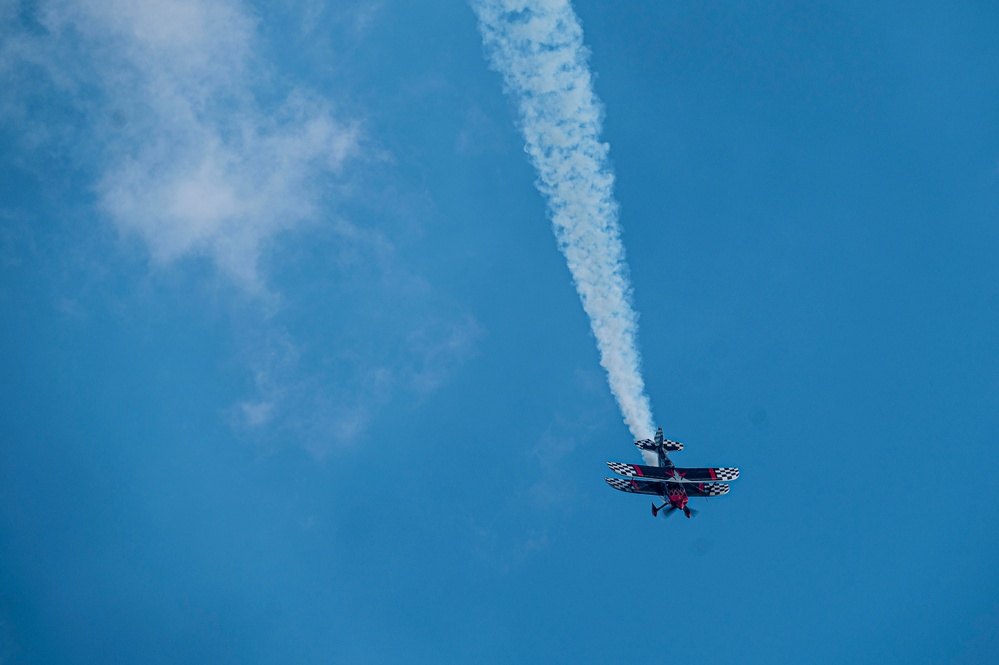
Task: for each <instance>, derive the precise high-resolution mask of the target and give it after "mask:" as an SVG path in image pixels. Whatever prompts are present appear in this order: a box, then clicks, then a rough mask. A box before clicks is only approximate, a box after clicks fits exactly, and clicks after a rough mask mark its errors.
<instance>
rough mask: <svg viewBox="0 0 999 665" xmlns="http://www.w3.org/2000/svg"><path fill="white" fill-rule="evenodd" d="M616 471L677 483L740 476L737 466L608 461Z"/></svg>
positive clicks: (708, 481)
mask: <svg viewBox="0 0 999 665" xmlns="http://www.w3.org/2000/svg"><path fill="white" fill-rule="evenodd" d="M607 466H609V467H610V470H611V471H613V472H614V473H619V474H621V475H622V476H630V477H632V478H659V479H662V480H669V481H672V482H676V483H711V482H715V481H718V480H735V479H736V478H738V477H739V469H736V468H735V467H727V466H723V467H718V468H707V469H681V468H680V467H659V466H645V465H643V464H623V463H621V462H607Z"/></svg>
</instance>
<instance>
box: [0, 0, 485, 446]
mask: <svg viewBox="0 0 999 665" xmlns="http://www.w3.org/2000/svg"><path fill="white" fill-rule="evenodd" d="M303 4H304V5H305V7H306V9H308V11H306V12H304V13H303V16H302V18H301V22H300V24H299V26H298V28H299V30H298V32H297V34H295V35H291V36H290V38H301V36H302V34H304V33H308V32H310V31H312V32H315V33H322V34H321V35H320V36H319V37H317V38H316V39H320V40H321V39H332V38H329V36H328V35H327V34H326V33H325V32H324V31H323V30H320V29H319V27H320V26H321V25H322V24H324V22H325V21H327V20H329V21H330V22H331V23H333V24H336V26H338V27H337V29H336V30H335V31H334V32H336V33H337V34H346V35H348V36H349V38H350V39H354V40H358V39H362V38H363V37H364V34H365V32H366V31H367V30H369V29H370V27H371V25H372V22H373V21H377V20H378V17H379V16H380V15H381V14H380V12H381V11H382V10H381V7H382V4H381V3H379V2H368V1H361V2H356V3H353V4H352V5H351V6H349V7H337V8H335V9H333V10H330V9H328V8H325V7H323V6H320V5H318V4H315V3H311V2H309V0H305V2H304V3H303ZM15 5H16V6H15ZM282 11H285V10H282ZM289 11H290V10H289ZM260 20H261V19H258V18H257V14H256V13H255V11H254V10H252V9H250V8H249V6H248V5H247V4H244V2H241V1H240V0H159V1H157V2H153V1H140V0H39V2H37V3H24V4H22V5H17V3H4V2H0V85H4V86H5V87H6V89H8V90H14V91H15V94H12V95H0V117H2V118H3V119H4V120H5V121H6V123H7V124H8V126H11V127H16V128H17V135H18V138H19V141H20V146H19V147H21V148H22V154H23V155H40V154H47V155H52V156H53V158H52V159H36V160H35V162H34V166H33V167H31V168H34V169H35V172H36V174H37V175H38V180H39V181H40V182H46V183H47V182H51V181H52V180H53V174H52V173H51V172H50V171H48V170H47V169H48V168H49V167H50V166H52V165H53V164H56V165H58V167H59V168H62V169H65V172H67V173H72V174H73V175H72V177H73V178H74V179H75V180H74V182H75V183H80V182H86V183H88V184H87V187H88V188H89V189H88V191H89V194H90V196H88V197H87V198H88V199H89V200H88V201H87V203H86V204H83V203H79V202H77V203H74V205H79V206H80V207H81V208H82V207H83V206H84V205H89V204H91V203H92V204H93V206H94V209H95V210H97V211H99V213H100V214H101V215H102V216H103V217H104V218H106V219H107V220H108V221H109V222H110V227H111V228H114V229H115V230H116V232H117V233H118V234H119V235H120V236H121V237H123V238H127V239H130V241H129V242H126V243H122V244H121V246H122V247H124V248H125V249H126V251H125V252H124V253H123V254H125V255H127V256H128V257H129V258H128V263H129V267H130V268H134V267H136V265H135V259H134V255H133V254H132V253H131V252H130V251H129V250H130V249H131V248H133V247H139V248H142V252H141V255H140V257H141V260H142V261H145V260H146V257H148V258H149V260H150V261H151V262H152V263H153V264H154V265H156V266H161V267H167V266H169V267H170V269H169V270H165V271H159V273H160V276H162V275H168V276H169V278H168V279H163V280H158V279H152V280H147V283H150V282H155V283H156V284H173V285H176V284H177V283H178V282H177V281H176V279H177V278H179V279H180V282H179V283H182V284H185V285H189V286H193V287H194V288H195V289H197V288H198V284H199V282H198V280H197V279H194V280H187V277H190V276H198V277H200V275H201V274H202V272H201V267H202V264H203V263H204V262H205V261H207V262H210V264H211V265H213V266H215V268H216V269H217V270H216V272H217V273H218V274H220V275H222V276H224V277H225V279H226V280H228V281H229V282H231V283H233V284H235V285H236V286H237V287H238V289H239V290H240V291H241V293H242V294H244V295H245V294H250V295H251V297H250V298H234V299H232V301H231V302H225V303H222V304H223V307H222V309H223V310H224V311H225V312H226V314H225V316H227V317H230V319H231V320H232V321H233V326H232V333H231V334H232V336H233V338H234V342H233V345H232V346H233V353H234V355H235V356H236V357H237V359H238V361H239V362H240V363H241V364H242V366H243V367H244V368H245V370H246V371H247V373H248V375H249V381H248V382H247V384H246V388H245V390H244V391H243V394H242V395H240V397H239V398H237V399H233V400H232V402H231V405H230V407H229V408H228V411H227V415H228V417H229V420H230V422H231V423H232V424H233V425H234V426H235V427H236V428H237V429H238V430H239V431H241V432H243V433H244V434H245V435H246V436H247V438H249V439H259V440H261V441H263V442H269V441H274V440H275V439H276V438H281V439H282V441H287V440H296V441H299V442H301V444H302V445H304V446H305V447H306V448H308V449H309V450H310V451H312V452H313V453H315V454H316V455H317V456H323V455H326V454H328V453H330V452H331V451H334V450H337V449H341V448H349V447H350V446H351V445H353V444H354V443H356V442H357V441H359V440H363V437H364V433H365V431H366V429H367V428H368V427H369V425H370V423H371V422H372V421H373V419H374V418H375V416H376V415H377V413H378V412H379V410H381V409H383V408H385V407H386V406H389V405H390V402H391V401H392V400H394V399H399V398H403V399H405V398H409V399H417V400H419V399H422V398H423V397H424V396H426V395H429V394H432V393H433V392H434V391H436V390H438V389H439V388H440V387H441V385H443V384H444V383H445V382H446V381H447V380H448V379H449V377H450V376H451V375H452V373H453V372H454V371H455V370H456V368H457V367H458V366H459V365H461V364H462V363H463V362H465V361H466V360H467V359H469V358H470V357H472V356H473V355H474V353H475V347H476V343H477V339H478V337H479V335H480V334H481V329H480V328H479V326H478V324H477V323H476V322H475V320H474V319H473V318H471V317H468V316H466V315H464V314H463V313H462V312H461V311H456V310H460V308H449V307H445V309H448V310H449V313H448V312H442V311H441V310H439V309H435V302H436V301H435V300H434V293H433V291H434V289H433V288H432V286H431V285H430V284H429V283H428V282H427V280H425V279H423V278H422V277H421V276H420V275H417V274H412V273H411V271H408V270H407V269H406V267H405V260H404V259H403V258H402V257H400V256H399V255H398V252H397V248H396V245H395V243H396V241H397V239H396V238H393V237H390V234H389V233H387V232H386V231H385V230H384V229H383V228H375V227H372V226H366V225H364V224H362V223H361V222H359V221H357V220H352V219H346V218H345V216H344V215H345V213H344V210H346V206H345V207H340V206H339V205H338V203H340V202H341V201H343V202H346V203H349V205H350V206H353V207H354V208H353V209H356V207H358V206H361V207H364V206H366V205H369V204H367V203H366V202H365V201H364V200H363V199H364V197H363V194H362V193H363V192H364V191H365V189H366V188H368V187H370V184H366V183H365V182H364V181H363V178H364V177H366V175H370V173H369V170H368V169H369V168H370V167H372V166H377V165H384V164H386V163H388V162H389V161H390V159H389V158H388V157H387V156H386V154H385V151H384V150H382V149H379V148H378V147H377V146H374V143H375V142H374V141H373V140H371V139H370V138H369V137H367V136H366V134H365V132H364V131H363V129H362V122H360V121H359V120H358V119H357V118H358V114H359V113H360V111H357V110H355V111H354V112H353V115H352V116H349V117H348V116H347V115H346V114H345V113H344V112H343V111H341V110H340V109H339V107H338V106H337V104H336V103H335V102H334V101H333V100H332V99H330V98H329V97H324V96H322V95H320V94H318V93H317V92H316V91H315V90H313V89H310V88H308V87H307V86H305V85H303V84H300V83H297V82H296V81H292V80H289V79H288V78H287V77H286V76H285V75H284V73H282V72H281V71H279V70H278V69H277V65H276V64H272V63H268V62H267V61H265V59H264V58H263V56H262V55H261V54H264V53H267V52H268V49H269V48H270V42H268V41H267V40H268V39H270V37H268V36H266V34H265V33H266V31H265V30H264V29H263V26H262V25H260V24H259V21H260ZM291 23H292V25H295V24H294V21H292V22H291ZM293 32H294V31H293ZM310 39H311V37H310ZM310 48H311V47H310ZM331 48H332V47H331ZM314 51H315V49H312V50H311V51H310V52H312V57H320V56H316V54H315V53H314ZM318 51H319V52H320V53H321V54H324V55H325V54H326V52H327V50H326V48H319V49H318ZM373 146H374V147H373ZM25 161H26V162H29V161H31V160H30V158H26V159H25ZM362 170H363V171H364V174H363V175H359V172H360V171H362ZM75 186H76V185H73V186H67V189H69V190H71V191H77V190H76V189H75ZM346 199H350V200H349V201H346ZM386 199H391V197H390V196H385V195H384V193H382V195H381V196H380V197H378V201H379V203H377V204H370V205H386ZM393 212H394V211H393ZM80 217H81V218H87V217H86V216H85V215H81V216H80ZM295 230H302V231H305V232H303V233H299V234H295V233H289V232H290V231H295ZM93 232H94V234H95V235H99V234H100V229H97V228H95V229H93ZM81 233H82V232H81ZM9 235H10V234H6V235H5V234H0V260H2V261H8V260H9V261H16V260H18V256H17V250H18V248H19V247H20V245H21V244H23V243H20V241H18V245H17V246H14V244H13V241H14V240H17V238H13V236H11V238H13V240H11V241H8V239H7V238H8V236H9ZM66 244H71V243H68V242H67V243H66ZM105 246H106V245H105ZM67 251H68V250H67ZM290 257H302V258H303V259H304V260H303V261H302V263H303V264H308V265H310V266H313V267H314V269H315V272H311V273H305V272H303V270H305V269H304V268H301V267H300V266H299V265H298V264H297V262H295V261H293V260H290ZM191 258H194V259H197V261H195V262H194V263H195V264H196V267H195V269H194V270H190V271H189V270H187V269H186V268H187V267H190V266H191V265H192V262H191V261H190V260H189V259H191ZM109 263H111V262H109ZM119 265H120V263H119ZM88 267H89V264H88ZM282 280H284V281H282ZM217 286H218V284H217V283H216V282H215V280H211V284H210V285H208V288H207V290H206V291H203V292H201V295H207V296H208V297H209V299H210V301H211V302H212V303H213V304H216V305H218V304H220V303H219V300H218V299H217V298H216V296H217V295H218V294H219V293H223V294H226V295H231V294H232V289H230V288H229V285H228V284H226V285H225V286H223V288H222V289H221V291H219V290H215V289H216V288H217ZM151 288H155V287H151ZM358 292H360V293H358ZM147 294H148V291H147V292H144V293H143V295H141V296H140V297H143V298H144V297H146V295H147ZM0 295H2V294H0ZM276 295H279V296H280V297H279V298H278V297H272V296H276ZM62 302H64V303H65V306H64V307H63V309H64V310H65V311H66V312H67V313H70V312H73V313H75V312H78V311H80V309H79V305H78V303H77V301H76V300H74V299H65V298H64V299H63V301H62ZM386 303H391V306H392V307H393V308H394V309H395V311H393V312H392V314H393V315H392V316H391V318H390V320H385V319H386V318H387V317H385V316H384V312H383V310H384V309H385V308H386V307H388V306H389V305H387V304H386ZM273 305H278V306H273ZM317 305H320V306H319V307H317ZM324 310H325V311H324ZM332 311H335V312H336V315H335V316H334V315H329V316H328V312H332ZM400 312H404V314H403V315H400V314H399V313H400ZM348 313H349V314H348ZM379 317H381V318H380V319H379ZM362 321H364V323H367V324H372V325H375V326H377V334H374V335H372V334H370V333H369V330H370V329H373V328H368V329H367V330H363V331H362V330H360V329H359V328H360V327H362V326H363V325H364V323H362Z"/></svg>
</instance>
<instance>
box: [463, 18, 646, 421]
mask: <svg viewBox="0 0 999 665" xmlns="http://www.w3.org/2000/svg"><path fill="white" fill-rule="evenodd" d="M472 7H473V8H474V10H475V12H476V14H477V15H478V17H479V30H480V31H481V32H482V40H483V43H484V44H485V47H486V51H487V53H488V55H489V58H490V61H491V64H492V66H493V68H494V69H496V70H497V71H499V73H500V74H502V75H503V80H504V82H505V84H506V87H507V92H508V93H510V94H511V95H512V96H513V98H514V99H515V100H516V102H517V105H518V107H519V110H520V127H521V130H522V132H523V134H524V139H525V140H526V146H525V150H526V151H527V153H528V154H529V155H530V157H531V161H532V162H533V163H534V166H535V168H536V169H537V171H538V181H537V187H538V189H539V190H540V191H541V193H542V194H543V195H544V196H545V198H546V199H547V201H548V211H549V214H550V215H551V219H552V226H553V227H554V230H555V237H556V239H557V240H558V246H559V249H560V250H561V251H562V253H563V254H564V255H565V258H566V261H567V262H568V264H569V271H570V272H571V273H572V278H573V281H574V282H575V284H576V290H577V291H578V292H579V297H580V300H582V302H583V309H584V310H585V311H586V314H587V315H588V316H589V317H590V326H591V327H592V329H593V334H594V336H596V338H597V347H598V348H599V350H600V364H601V365H602V366H603V367H604V369H605V370H607V380H608V383H609V384H610V388H611V392H612V393H614V397H615V398H617V402H618V405H619V406H620V408H621V413H622V415H623V416H624V422H625V423H627V424H628V427H629V428H630V429H631V433H632V434H633V435H634V436H635V437H636V438H646V437H650V436H651V435H652V422H653V421H652V410H651V408H650V406H649V398H648V397H647V396H646V394H645V385H644V382H643V381H642V374H641V358H640V356H639V353H638V347H637V345H636V335H637V332H638V315H637V314H636V313H635V311H634V309H632V307H631V287H630V285H629V280H628V265H627V263H626V262H625V257H624V246H623V245H622V244H621V230H620V227H619V225H618V208H617V203H616V202H615V201H614V197H613V185H614V175H613V174H612V173H611V170H610V167H609V165H608V161H607V151H608V146H607V144H606V143H601V142H600V130H601V116H602V113H603V107H602V106H601V104H600V100H599V99H597V97H596V95H595V94H594V92H593V86H592V84H591V76H590V70H589V67H588V65H587V62H586V61H587V55H588V53H587V50H586V47H584V46H583V29H582V26H580V24H579V19H578V18H577V17H576V14H575V13H574V12H573V10H572V6H571V4H570V3H569V0H472Z"/></svg>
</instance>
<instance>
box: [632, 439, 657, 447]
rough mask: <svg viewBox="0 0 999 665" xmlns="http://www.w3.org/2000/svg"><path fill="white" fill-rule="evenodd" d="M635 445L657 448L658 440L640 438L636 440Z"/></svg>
mask: <svg viewBox="0 0 999 665" xmlns="http://www.w3.org/2000/svg"><path fill="white" fill-rule="evenodd" d="M635 445H636V446H638V447H639V448H640V449H642V450H655V449H656V442H655V441H653V440H652V439H639V440H638V441H636V442H635Z"/></svg>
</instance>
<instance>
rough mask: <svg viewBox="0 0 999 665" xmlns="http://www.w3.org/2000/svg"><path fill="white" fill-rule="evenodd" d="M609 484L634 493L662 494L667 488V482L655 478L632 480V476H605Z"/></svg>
mask: <svg viewBox="0 0 999 665" xmlns="http://www.w3.org/2000/svg"><path fill="white" fill-rule="evenodd" d="M604 480H606V481H607V484H608V485H610V486H611V487H613V488H614V489H616V490H621V491H622V492H631V493H632V494H655V495H656V496H662V495H663V492H664V491H665V490H666V483H664V482H661V481H654V480H632V479H631V478H604Z"/></svg>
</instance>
